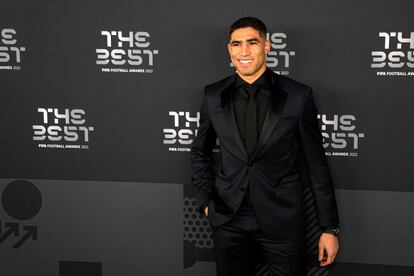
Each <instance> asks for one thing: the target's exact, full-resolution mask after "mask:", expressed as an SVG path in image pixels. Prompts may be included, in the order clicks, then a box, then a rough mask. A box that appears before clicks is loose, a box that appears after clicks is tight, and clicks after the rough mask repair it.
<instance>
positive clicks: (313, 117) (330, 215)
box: [299, 89, 339, 228]
mask: <svg viewBox="0 0 414 276" xmlns="http://www.w3.org/2000/svg"><path fill="white" fill-rule="evenodd" d="M299 134H300V138H301V142H302V147H303V153H304V157H305V162H306V165H307V169H308V174H309V181H310V186H311V189H312V193H313V198H314V201H315V205H316V209H317V212H318V219H319V224H320V226H321V227H322V228H323V227H327V226H331V225H338V224H339V219H338V210H337V205H336V199H335V191H334V188H333V183H332V177H331V174H330V171H329V167H328V164H327V160H326V157H325V150H324V148H323V146H322V135H321V132H320V130H319V124H318V119H317V109H316V106H315V102H314V99H313V93H312V89H309V91H308V93H307V96H306V97H305V99H304V103H303V106H302V111H301V118H300V121H299Z"/></svg>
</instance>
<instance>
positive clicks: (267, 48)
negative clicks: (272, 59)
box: [265, 39, 270, 55]
mask: <svg viewBox="0 0 414 276" xmlns="http://www.w3.org/2000/svg"><path fill="white" fill-rule="evenodd" d="M269 51H270V40H268V39H266V42H265V53H266V55H267V54H268V53H269Z"/></svg>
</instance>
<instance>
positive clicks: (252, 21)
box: [229, 16, 267, 38]
mask: <svg viewBox="0 0 414 276" xmlns="http://www.w3.org/2000/svg"><path fill="white" fill-rule="evenodd" d="M248 27H251V28H253V29H255V30H257V31H258V32H259V34H260V36H262V37H266V33H267V28H266V25H265V24H264V23H263V22H262V21H261V20H260V19H258V18H256V17H251V16H248V17H242V18H240V19H237V20H236V21H235V22H234V23H233V24H231V26H230V31H229V38H230V37H231V34H232V33H233V32H234V31H235V30H237V29H241V28H248Z"/></svg>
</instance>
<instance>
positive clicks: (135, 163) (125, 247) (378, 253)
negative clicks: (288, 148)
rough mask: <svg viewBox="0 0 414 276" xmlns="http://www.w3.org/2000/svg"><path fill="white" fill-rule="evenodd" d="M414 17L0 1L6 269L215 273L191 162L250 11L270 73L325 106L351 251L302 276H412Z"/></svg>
mask: <svg viewBox="0 0 414 276" xmlns="http://www.w3.org/2000/svg"><path fill="white" fill-rule="evenodd" d="M412 8H414V3H413V2H412V1H409V0H404V1H403V0H400V1H362V2H353V1H342V2H338V1H328V0H318V1H299V0H295V1H279V0H277V1H246V0H240V1H234V0H232V1H224V2H223V1H216V0H212V1H201V2H200V1H190V0H180V1H161V0H153V1H146V0H144V1H109V0H101V1H42V2H38V1H29V2H28V1H11V0H0V127H1V135H0V196H1V205H0V275H2V276H3V275H4V276H23V275H24V276H27V275H42V276H44V275H55V276H58V275H62V276H63V275H71V276H79V275H94V276H95V275H96V276H110V275H151V276H156V275H180V276H181V275H186V276H207V275H215V263H214V261H215V260H214V254H213V244H212V240H211V229H210V227H209V224H208V222H207V220H206V219H205V218H204V217H203V216H201V215H200V214H199V213H198V212H197V210H196V208H197V207H196V202H195V199H194V197H193V195H192V191H191V183H190V161H189V156H190V147H191V143H192V141H193V140H194V137H195V136H196V135H197V129H198V126H199V118H200V117H199V116H200V115H199V113H198V111H199V108H200V104H201V99H202V93H203V88H204V86H205V85H207V84H209V83H212V82H215V81H217V80H219V79H222V78H224V77H225V76H228V75H230V74H232V73H234V67H232V66H231V64H230V59H229V57H228V54H227V46H226V43H227V40H228V28H229V26H230V25H231V23H232V22H234V21H235V20H236V19H238V18H240V17H242V16H256V17H258V18H260V19H262V20H263V21H264V22H265V23H266V24H267V26H268V31H269V33H268V38H269V40H270V41H271V51H270V52H269V55H268V59H267V64H268V67H269V68H271V69H272V70H273V71H275V72H277V73H278V74H280V75H284V76H288V77H290V78H293V79H296V80H298V81H300V82H303V83H306V84H308V85H310V86H312V87H313V90H314V92H315V100H316V103H317V105H318V107H319V114H318V119H319V122H320V126H321V132H322V135H323V138H324V144H323V146H324V148H325V151H326V155H327V158H328V161H329V165H330V167H331V170H332V175H333V178H334V181H335V189H336V194H337V199H338V204H339V213H340V219H341V230H342V233H341V236H340V241H341V252H340V254H339V255H338V257H337V261H336V263H335V264H334V265H333V266H332V267H330V268H329V269H321V268H318V267H309V273H308V274H309V275H333V276H336V275H341V276H342V275H343V276H345V275H354V276H356V275H367V274H371V275H377V276H382V275H384V276H385V275H414V258H412V248H414V238H413V237H412V234H411V232H412V231H411V229H413V227H414V215H413V212H412V210H413V209H414V193H413V192H414V186H413V185H411V182H412V180H413V178H414V170H413V165H412V164H414V149H413V147H412V146H411V144H412V135H414V128H413V126H412V125H413V124H412V123H411V122H410V119H412V118H414V108H413V104H414V95H413V93H412V90H413V87H414V86H413V85H414V26H413V24H412V20H411V18H412V12H411V11H412V10H411V9H412ZM215 156H216V157H218V156H219V152H218V148H217V149H216V150H215ZM309 210H312V206H309ZM307 226H308V230H309V231H310V232H312V233H311V234H309V236H308V239H309V245H310V249H309V252H308V253H309V254H312V253H315V251H316V247H315V242H316V238H315V237H317V234H318V233H317V232H315V231H317V226H316V224H315V223H313V222H312V219H310V220H309V221H308V224H307ZM315 227H316V228H315ZM315 229H316V230H315ZM256 275H260V276H262V275H263V276H264V275H267V272H266V267H265V266H262V265H259V266H258V268H257V273H256Z"/></svg>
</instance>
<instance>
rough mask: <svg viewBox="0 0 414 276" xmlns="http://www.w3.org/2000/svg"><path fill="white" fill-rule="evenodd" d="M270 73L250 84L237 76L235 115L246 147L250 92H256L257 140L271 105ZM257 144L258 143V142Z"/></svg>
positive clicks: (266, 72) (265, 73) (267, 71)
mask: <svg viewBox="0 0 414 276" xmlns="http://www.w3.org/2000/svg"><path fill="white" fill-rule="evenodd" d="M270 77H271V76H270V71H269V69H267V70H266V71H265V72H264V73H263V74H262V75H261V76H260V77H259V78H258V79H257V80H256V81H255V82H253V83H252V84H249V83H248V82H246V81H244V80H243V79H242V78H240V77H239V76H238V75H237V79H236V86H235V91H234V101H233V104H234V115H235V118H236V123H237V127H238V129H239V132H240V136H241V138H242V140H243V142H244V144H245V146H246V132H247V131H249V129H247V128H248V126H246V107H247V102H248V99H249V94H248V90H249V89H251V88H255V89H253V91H254V90H255V92H254V94H253V97H256V101H255V105H256V117H257V129H256V131H257V138H258V137H259V136H260V133H261V132H262V128H263V123H264V120H265V118H266V114H267V110H268V109H269V107H270V103H271V90H270V89H271V79H270ZM256 143H257V141H256Z"/></svg>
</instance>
